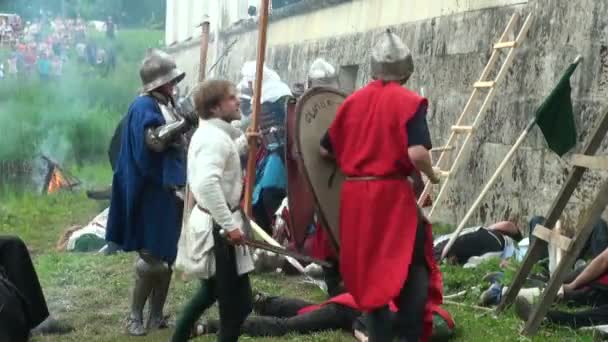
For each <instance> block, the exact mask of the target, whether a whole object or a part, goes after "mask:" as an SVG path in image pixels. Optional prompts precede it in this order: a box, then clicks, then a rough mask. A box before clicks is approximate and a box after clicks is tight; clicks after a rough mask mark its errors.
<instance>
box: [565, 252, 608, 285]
mask: <svg viewBox="0 0 608 342" xmlns="http://www.w3.org/2000/svg"><path fill="white" fill-rule="evenodd" d="M607 270H608V248H607V249H605V250H604V251H603V252H602V253H601V254H600V255H598V256H597V257H595V259H593V260H592V261H591V263H589V265H587V267H585V269H584V270H583V272H582V273H581V274H579V276H578V277H576V279H574V281H573V282H572V283H570V284H568V285H569V286H568V287H569V288H570V290H576V289H578V288H579V287H581V286H585V285H588V284H589V283H591V282H592V281H594V280H595V279H597V278H599V277H600V276H601V275H602V274H604V273H606V271H607Z"/></svg>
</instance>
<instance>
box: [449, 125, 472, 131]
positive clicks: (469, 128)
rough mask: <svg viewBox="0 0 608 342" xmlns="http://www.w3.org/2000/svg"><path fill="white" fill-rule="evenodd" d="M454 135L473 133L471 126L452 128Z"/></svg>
mask: <svg viewBox="0 0 608 342" xmlns="http://www.w3.org/2000/svg"><path fill="white" fill-rule="evenodd" d="M452 131H453V132H454V133H469V132H472V131H473V126H452Z"/></svg>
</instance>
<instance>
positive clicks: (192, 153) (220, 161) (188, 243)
mask: <svg viewBox="0 0 608 342" xmlns="http://www.w3.org/2000/svg"><path fill="white" fill-rule="evenodd" d="M246 148H247V139H246V137H245V136H244V135H243V134H242V132H241V131H240V130H239V129H237V128H235V127H233V126H232V125H231V124H229V123H227V122H225V121H223V120H221V119H210V120H201V121H200V124H199V128H198V129H197V130H196V132H195V133H194V135H193V136H192V140H191V141H190V147H189V149H188V184H189V185H190V191H191V192H192V195H193V196H194V199H195V200H196V203H197V204H198V205H197V206H195V207H194V209H193V210H192V214H191V215H190V217H189V218H188V220H187V221H186V225H185V226H184V227H183V229H182V234H181V236H180V240H179V244H178V252H177V259H176V262H175V266H176V268H177V269H178V270H181V271H183V272H184V274H185V275H186V277H188V278H199V279H208V278H210V277H213V276H214V275H215V257H214V254H213V245H214V240H213V221H214V219H215V222H217V224H218V225H220V226H221V227H222V228H223V229H225V230H226V231H232V230H234V229H239V228H240V229H242V227H243V221H242V218H241V216H240V213H239V212H238V211H237V212H235V213H232V212H231V211H230V209H229V208H228V206H230V208H236V207H237V206H238V204H239V201H240V199H241V194H242V191H243V171H242V168H241V161H240V158H239V156H240V153H241V152H244V151H245V150H246ZM199 206H200V207H202V208H205V209H206V210H207V211H208V212H209V213H211V215H209V214H208V213H206V212H204V211H203V210H201V209H200V208H199ZM235 249H236V250H235V252H236V253H235V254H236V261H237V272H238V274H239V275H242V274H246V273H249V272H251V271H252V270H253V269H254V266H253V258H252V255H251V252H250V251H249V248H247V247H244V246H237V247H236V248H235Z"/></svg>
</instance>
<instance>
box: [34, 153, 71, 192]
mask: <svg viewBox="0 0 608 342" xmlns="http://www.w3.org/2000/svg"><path fill="white" fill-rule="evenodd" d="M42 158H43V159H44V160H45V161H46V162H47V165H48V172H47V177H46V182H45V183H44V188H43V191H44V192H46V193H47V194H53V193H57V192H59V191H61V190H70V191H71V190H73V189H74V188H75V187H76V186H78V185H80V181H79V180H78V179H77V178H76V177H74V176H72V175H70V174H69V173H67V172H66V171H64V170H63V169H62V168H61V167H60V166H59V164H57V163H56V162H54V161H52V160H51V159H50V158H48V157H45V156H42Z"/></svg>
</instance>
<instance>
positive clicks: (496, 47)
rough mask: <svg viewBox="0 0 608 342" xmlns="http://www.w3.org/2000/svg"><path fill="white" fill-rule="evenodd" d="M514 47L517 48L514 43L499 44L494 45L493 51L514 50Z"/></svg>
mask: <svg viewBox="0 0 608 342" xmlns="http://www.w3.org/2000/svg"><path fill="white" fill-rule="evenodd" d="M514 47H517V42H516V41H512V42H501V43H496V44H494V48H495V49H504V48H514Z"/></svg>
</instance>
